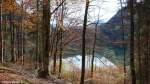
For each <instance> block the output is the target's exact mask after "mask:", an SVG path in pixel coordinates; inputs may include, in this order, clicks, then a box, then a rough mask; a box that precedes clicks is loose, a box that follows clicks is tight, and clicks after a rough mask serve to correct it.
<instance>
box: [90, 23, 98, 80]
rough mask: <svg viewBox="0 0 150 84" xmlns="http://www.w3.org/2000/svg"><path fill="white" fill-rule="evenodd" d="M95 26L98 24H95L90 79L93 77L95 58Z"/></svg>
mask: <svg viewBox="0 0 150 84" xmlns="http://www.w3.org/2000/svg"><path fill="white" fill-rule="evenodd" d="M97 25H98V23H96V24H95V33H94V43H93V50H92V61H91V77H93V72H94V57H95V45H96V38H97Z"/></svg>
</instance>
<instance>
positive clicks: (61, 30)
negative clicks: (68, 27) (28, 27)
mask: <svg viewBox="0 0 150 84" xmlns="http://www.w3.org/2000/svg"><path fill="white" fill-rule="evenodd" d="M62 1H63V0H62ZM62 1H61V2H62ZM63 18H64V4H62V8H61V21H60V24H61V25H60V57H59V78H61V70H62V55H63Z"/></svg>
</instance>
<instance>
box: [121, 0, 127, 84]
mask: <svg viewBox="0 0 150 84" xmlns="http://www.w3.org/2000/svg"><path fill="white" fill-rule="evenodd" d="M120 6H121V27H122V42H123V44H122V47H123V56H124V57H123V61H124V84H126V49H125V38H124V36H125V33H124V30H125V28H124V16H123V13H124V11H123V10H124V9H123V0H120Z"/></svg>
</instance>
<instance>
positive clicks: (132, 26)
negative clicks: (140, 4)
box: [130, 0, 136, 84]
mask: <svg viewBox="0 0 150 84" xmlns="http://www.w3.org/2000/svg"><path fill="white" fill-rule="evenodd" d="M130 16H131V17H130V21H131V23H130V24H131V25H130V27H131V30H130V35H131V36H130V69H131V79H132V84H136V74H135V61H134V60H135V57H134V29H135V26H134V0H130Z"/></svg>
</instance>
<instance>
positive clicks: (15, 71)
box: [0, 63, 66, 84]
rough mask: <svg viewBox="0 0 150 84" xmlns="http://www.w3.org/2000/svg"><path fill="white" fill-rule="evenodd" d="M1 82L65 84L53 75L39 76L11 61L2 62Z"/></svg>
mask: <svg viewBox="0 0 150 84" xmlns="http://www.w3.org/2000/svg"><path fill="white" fill-rule="evenodd" d="M0 84H64V82H63V81H61V80H59V79H54V78H52V77H49V78H47V79H42V78H37V77H36V76H35V74H33V73H32V72H31V71H29V70H25V69H24V68H23V67H22V66H19V65H16V64H12V63H10V64H0ZM65 84H66V83H65Z"/></svg>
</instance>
